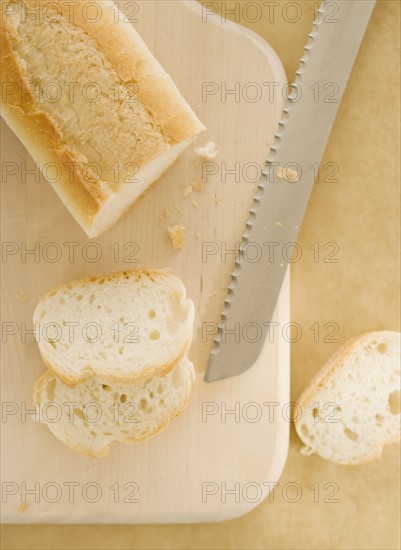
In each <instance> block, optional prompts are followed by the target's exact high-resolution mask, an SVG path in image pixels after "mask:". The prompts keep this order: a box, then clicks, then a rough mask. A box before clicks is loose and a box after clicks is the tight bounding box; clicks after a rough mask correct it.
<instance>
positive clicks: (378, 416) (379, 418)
mask: <svg viewBox="0 0 401 550" xmlns="http://www.w3.org/2000/svg"><path fill="white" fill-rule="evenodd" d="M375 418H376V424H377V425H378V426H381V425H382V424H383V422H384V416H382V415H381V414H376V415H375Z"/></svg>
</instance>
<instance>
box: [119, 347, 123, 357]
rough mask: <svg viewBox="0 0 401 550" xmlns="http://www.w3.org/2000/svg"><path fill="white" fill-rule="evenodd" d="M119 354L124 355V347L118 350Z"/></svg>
mask: <svg viewBox="0 0 401 550" xmlns="http://www.w3.org/2000/svg"><path fill="white" fill-rule="evenodd" d="M118 353H119V354H120V355H122V354H123V353H124V346H120V347H119V348H118Z"/></svg>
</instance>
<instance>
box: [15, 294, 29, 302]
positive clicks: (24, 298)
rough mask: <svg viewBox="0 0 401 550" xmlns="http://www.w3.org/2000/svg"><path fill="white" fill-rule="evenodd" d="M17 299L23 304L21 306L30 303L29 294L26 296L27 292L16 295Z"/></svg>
mask: <svg viewBox="0 0 401 550" xmlns="http://www.w3.org/2000/svg"><path fill="white" fill-rule="evenodd" d="M15 297H16V298H17V300H18V301H19V302H20V303H21V304H24V303H25V302H27V301H28V298H29V296H28V294H25V292H19V293H16V294H15Z"/></svg>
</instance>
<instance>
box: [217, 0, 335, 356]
mask: <svg viewBox="0 0 401 550" xmlns="http://www.w3.org/2000/svg"><path fill="white" fill-rule="evenodd" d="M325 4H326V1H324V2H323V3H322V5H321V6H320V7H319V9H318V10H317V12H316V13H317V17H316V19H315V20H314V21H313V24H312V30H311V31H310V33H309V34H308V39H307V42H306V44H305V46H304V52H303V55H302V57H301V59H300V60H299V67H298V69H297V70H296V72H295V80H294V82H292V83H291V85H292V86H296V85H297V84H299V83H300V82H301V81H302V75H303V73H304V71H305V67H306V64H307V62H308V59H309V55H310V51H311V49H312V48H313V46H314V42H315V38H316V35H317V33H318V31H319V27H320V25H321V22H322V18H321V17H320V16H321V15H322V13H323V11H324V6H325ZM289 100H291V94H289ZM292 109H293V105H292V104H291V103H290V102H289V103H287V105H286V106H285V107H284V109H283V112H282V116H281V119H280V121H279V123H278V128H277V131H276V133H275V135H274V141H273V144H272V145H271V147H270V151H269V155H268V157H267V159H266V166H267V168H266V170H269V168H268V165H269V164H270V163H271V162H273V161H274V158H275V156H276V154H277V150H278V149H279V148H280V145H281V140H282V136H283V135H284V133H285V130H286V126H287V122H288V119H289V117H290V114H291V111H292ZM266 170H264V171H262V174H264V175H266ZM264 193H265V183H264V182H263V179H261V180H260V182H259V184H258V189H257V191H256V194H255V197H254V199H253V204H252V206H251V208H250V210H249V216H248V219H247V222H246V229H245V231H244V233H243V234H242V236H241V241H242V242H241V247H240V251H241V250H242V248H243V246H244V245H245V244H246V243H247V242H249V237H250V236H251V234H252V228H253V225H254V221H255V218H256V214H257V212H258V210H259V208H260V204H261V200H262V198H263V196H264ZM241 267H242V266H241V254H240V258H239V259H238V260H236V262H235V268H234V271H233V272H232V273H231V282H230V284H229V285H228V287H227V296H226V298H225V300H224V307H223V310H222V312H221V321H220V324H219V326H218V333H217V335H216V336H215V338H214V346H213V349H212V351H211V352H210V357H209V364H210V361H211V360H213V358H214V356H215V355H217V354H218V353H219V351H220V347H221V328H222V323H224V322H225V321H226V320H227V317H228V314H229V313H230V310H231V302H232V300H233V297H234V294H235V287H236V286H237V282H238V278H239V277H240V275H241Z"/></svg>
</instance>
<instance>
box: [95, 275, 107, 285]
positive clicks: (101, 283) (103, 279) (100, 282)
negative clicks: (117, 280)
mask: <svg viewBox="0 0 401 550" xmlns="http://www.w3.org/2000/svg"><path fill="white" fill-rule="evenodd" d="M105 282H106V279H105V277H101V278H100V279H99V280H98V282H97V284H98V285H103V284H104V283H105Z"/></svg>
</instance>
